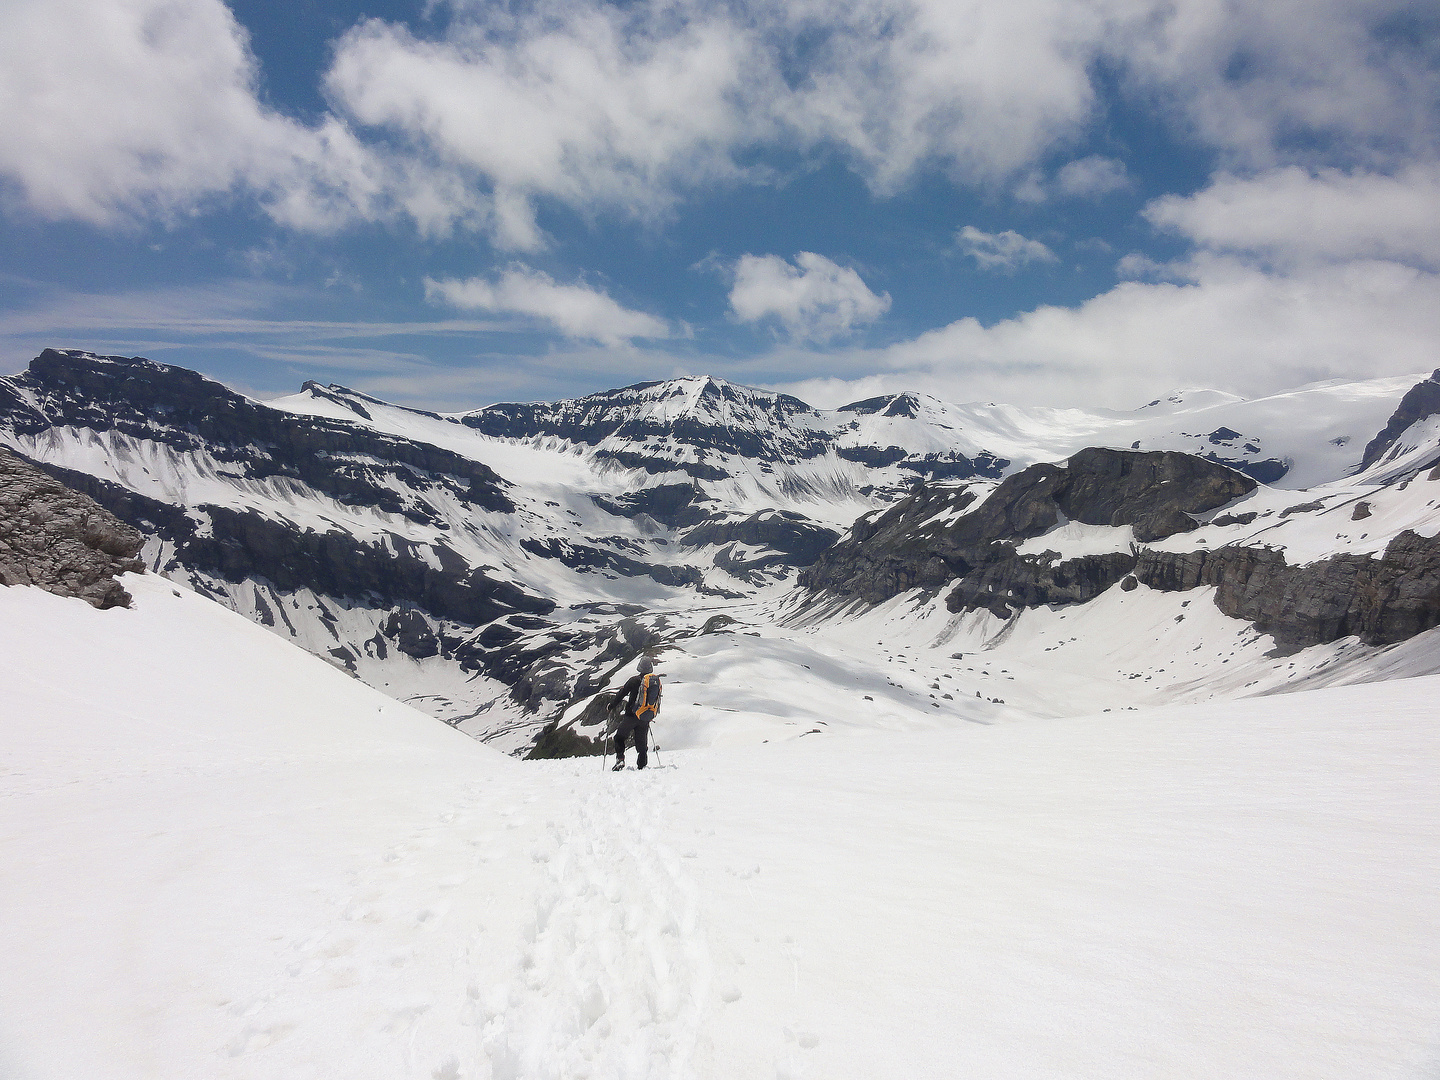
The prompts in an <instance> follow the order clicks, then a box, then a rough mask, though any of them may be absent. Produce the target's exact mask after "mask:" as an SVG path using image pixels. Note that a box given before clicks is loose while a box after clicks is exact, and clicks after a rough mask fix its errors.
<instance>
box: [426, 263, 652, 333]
mask: <svg viewBox="0 0 1440 1080" xmlns="http://www.w3.org/2000/svg"><path fill="white" fill-rule="evenodd" d="M425 295H426V297H427V298H428V299H430V300H431V301H433V302H437V303H445V304H449V305H451V306H452V307H458V308H469V309H472V310H478V311H494V312H501V313H512V314H516V315H526V316H529V317H531V318H535V319H539V320H541V321H543V322H546V323H549V324H550V325H551V326H553V327H554V328H555V329H556V330H558V331H560V333H562V334H564V335H565V336H566V337H571V338H585V339H588V340H591V341H599V342H602V343H605V344H608V345H618V344H620V343H621V342H625V341H630V340H632V339H634V338H667V337H670V336H671V332H670V327H669V326H668V325H667V324H666V323H665V322H664V321H663V320H661V319H657V318H656V317H655V316H653V315H647V314H646V313H645V312H643V311H632V310H630V309H629V308H626V307H622V306H621V305H620V304H619V303H617V302H616V301H615V300H613V299H612V298H611V297H610V296H609V295H608V294H606V293H605V292H604V291H602V290H600V289H592V288H590V287H589V286H586V285H565V284H561V283H560V282H557V281H556V280H555V279H554V278H552V277H551V276H550V275H549V274H546V273H543V272H542V271H539V270H535V269H532V268H530V267H527V266H518V265H517V266H512V267H510V268H509V269H508V270H506V271H505V272H504V273H502V274H500V275H499V276H498V277H497V278H494V279H493V280H492V279H487V278H479V277H475V278H467V279H465V280H456V279H447V280H444V281H435V280H432V279H431V278H426V279H425Z"/></svg>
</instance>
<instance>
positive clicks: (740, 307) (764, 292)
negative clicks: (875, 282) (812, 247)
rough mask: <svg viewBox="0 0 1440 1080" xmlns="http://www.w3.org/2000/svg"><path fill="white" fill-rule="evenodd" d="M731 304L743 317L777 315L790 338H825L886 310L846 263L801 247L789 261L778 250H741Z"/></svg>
mask: <svg viewBox="0 0 1440 1080" xmlns="http://www.w3.org/2000/svg"><path fill="white" fill-rule="evenodd" d="M730 308H731V310H732V311H733V312H734V313H735V316H736V318H738V319H740V320H741V321H742V322H759V321H760V320H762V319H766V318H771V317H774V318H778V319H779V320H780V321H781V322H782V323H783V324H784V325H785V328H786V329H787V330H788V331H789V332H790V336H791V337H793V338H804V339H808V340H811V341H829V340H830V339H832V338H835V337H839V336H840V335H842V334H847V333H849V332H850V331H851V330H852V329H854V328H856V327H858V326H863V325H865V324H866V323H872V322H874V321H875V320H876V319H878V318H880V316H881V315H884V314H885V312H887V311H889V310H890V294H889V293H885V294H884V295H881V296H876V295H875V293H873V292H871V291H870V287H869V286H868V285H866V284H865V282H864V281H862V280H861V279H860V275H859V274H857V273H856V272H855V271H854V270H852V269H851V268H850V267H848V266H841V265H840V264H839V263H836V262H833V261H832V260H830V259H827V258H825V256H823V255H816V254H815V253H814V252H810V251H802V252H800V253H799V254H797V255H796V256H795V262H794V265H793V266H792V265H791V264H790V263H788V262H786V261H785V260H784V259H782V258H781V257H780V256H778V255H742V256H740V259H739V261H738V262H737V263H736V264H735V283H734V286H733V287H732V288H731V290H730Z"/></svg>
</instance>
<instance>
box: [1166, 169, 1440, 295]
mask: <svg viewBox="0 0 1440 1080" xmlns="http://www.w3.org/2000/svg"><path fill="white" fill-rule="evenodd" d="M1145 216H1146V217H1147V218H1148V219H1149V220H1150V221H1151V222H1153V223H1154V224H1155V225H1157V226H1159V227H1161V228H1166V229H1172V230H1174V231H1176V232H1179V233H1182V234H1183V235H1185V236H1187V237H1189V238H1190V239H1191V240H1193V241H1195V242H1196V243H1198V244H1201V245H1203V246H1205V247H1207V248H1211V249H1214V250H1220V251H1234V252H1249V253H1253V254H1256V255H1260V256H1263V257H1265V258H1269V259H1272V260H1279V261H1283V262H1294V261H1296V260H1306V259H1356V258H1359V259H1394V260H1397V261H1400V262H1404V263H1409V264H1412V265H1416V266H1423V267H1428V268H1430V269H1440V165H1437V164H1435V163H1427V164H1419V165H1412V166H1410V167H1409V168H1406V169H1403V170H1401V171H1400V172H1398V173H1397V174H1395V175H1393V176H1385V175H1380V174H1376V173H1369V172H1350V173H1345V172H1340V171H1339V170H1336V169H1321V170H1317V171H1314V172H1312V171H1309V170H1306V169H1301V168H1298V167H1291V168H1285V169H1276V170H1273V171H1270V172H1266V173H1262V174H1260V175H1259V176H1255V177H1251V178H1248V179H1242V178H1238V177H1235V176H1220V177H1217V178H1216V179H1215V180H1214V181H1212V182H1211V184H1210V186H1209V187H1207V188H1205V189H1204V190H1203V191H1200V192H1198V193H1197V194H1195V195H1191V196H1188V197H1181V196H1175V195H1168V196H1165V197H1164V198H1160V199H1156V200H1155V201H1153V202H1152V203H1150V205H1149V206H1147V207H1146V208H1145Z"/></svg>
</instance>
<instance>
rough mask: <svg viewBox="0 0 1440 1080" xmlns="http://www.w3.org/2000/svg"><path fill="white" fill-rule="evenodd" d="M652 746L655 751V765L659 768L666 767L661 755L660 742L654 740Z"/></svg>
mask: <svg viewBox="0 0 1440 1080" xmlns="http://www.w3.org/2000/svg"><path fill="white" fill-rule="evenodd" d="M650 746H651V748H652V749H653V750H654V751H655V767H656V768H657V769H663V768H664V767H665V762H664V760H663V759H662V758H661V757H660V744H659V743H658V742H652V743H651V744H650Z"/></svg>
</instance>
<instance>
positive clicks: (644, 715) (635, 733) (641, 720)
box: [612, 656, 660, 772]
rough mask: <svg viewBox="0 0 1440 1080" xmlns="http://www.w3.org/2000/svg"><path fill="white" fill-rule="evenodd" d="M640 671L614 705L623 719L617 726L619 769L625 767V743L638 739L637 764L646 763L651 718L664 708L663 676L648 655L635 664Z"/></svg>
mask: <svg viewBox="0 0 1440 1080" xmlns="http://www.w3.org/2000/svg"><path fill="white" fill-rule="evenodd" d="M635 670H636V672H637V674H635V675H632V676H631V677H630V679H629V681H628V682H626V683H625V685H624V686H622V687H621V688H620V692H619V693H618V694H616V695H615V699H614V704H613V705H612V708H618V709H619V710H620V723H619V724H618V725H617V726H616V728H615V765H614V770H615V771H616V772H619V771H620V770H621V769H623V768H624V767H625V743H626V741H627V740H629V739H632V738H633V739H634V741H635V767H636V768H637V769H643V768H644V767H645V760H646V751H647V749H648V746H647V744H648V743H649V741H650V721H651V720H654V719H655V714H656V713H658V712H659V711H660V676H659V675H653V674H651V672H653V671H654V670H655V667H654V665H653V664H651V663H650V658H649V657H648V656H642V657H640V662H639V663H638V664H636V665H635Z"/></svg>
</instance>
